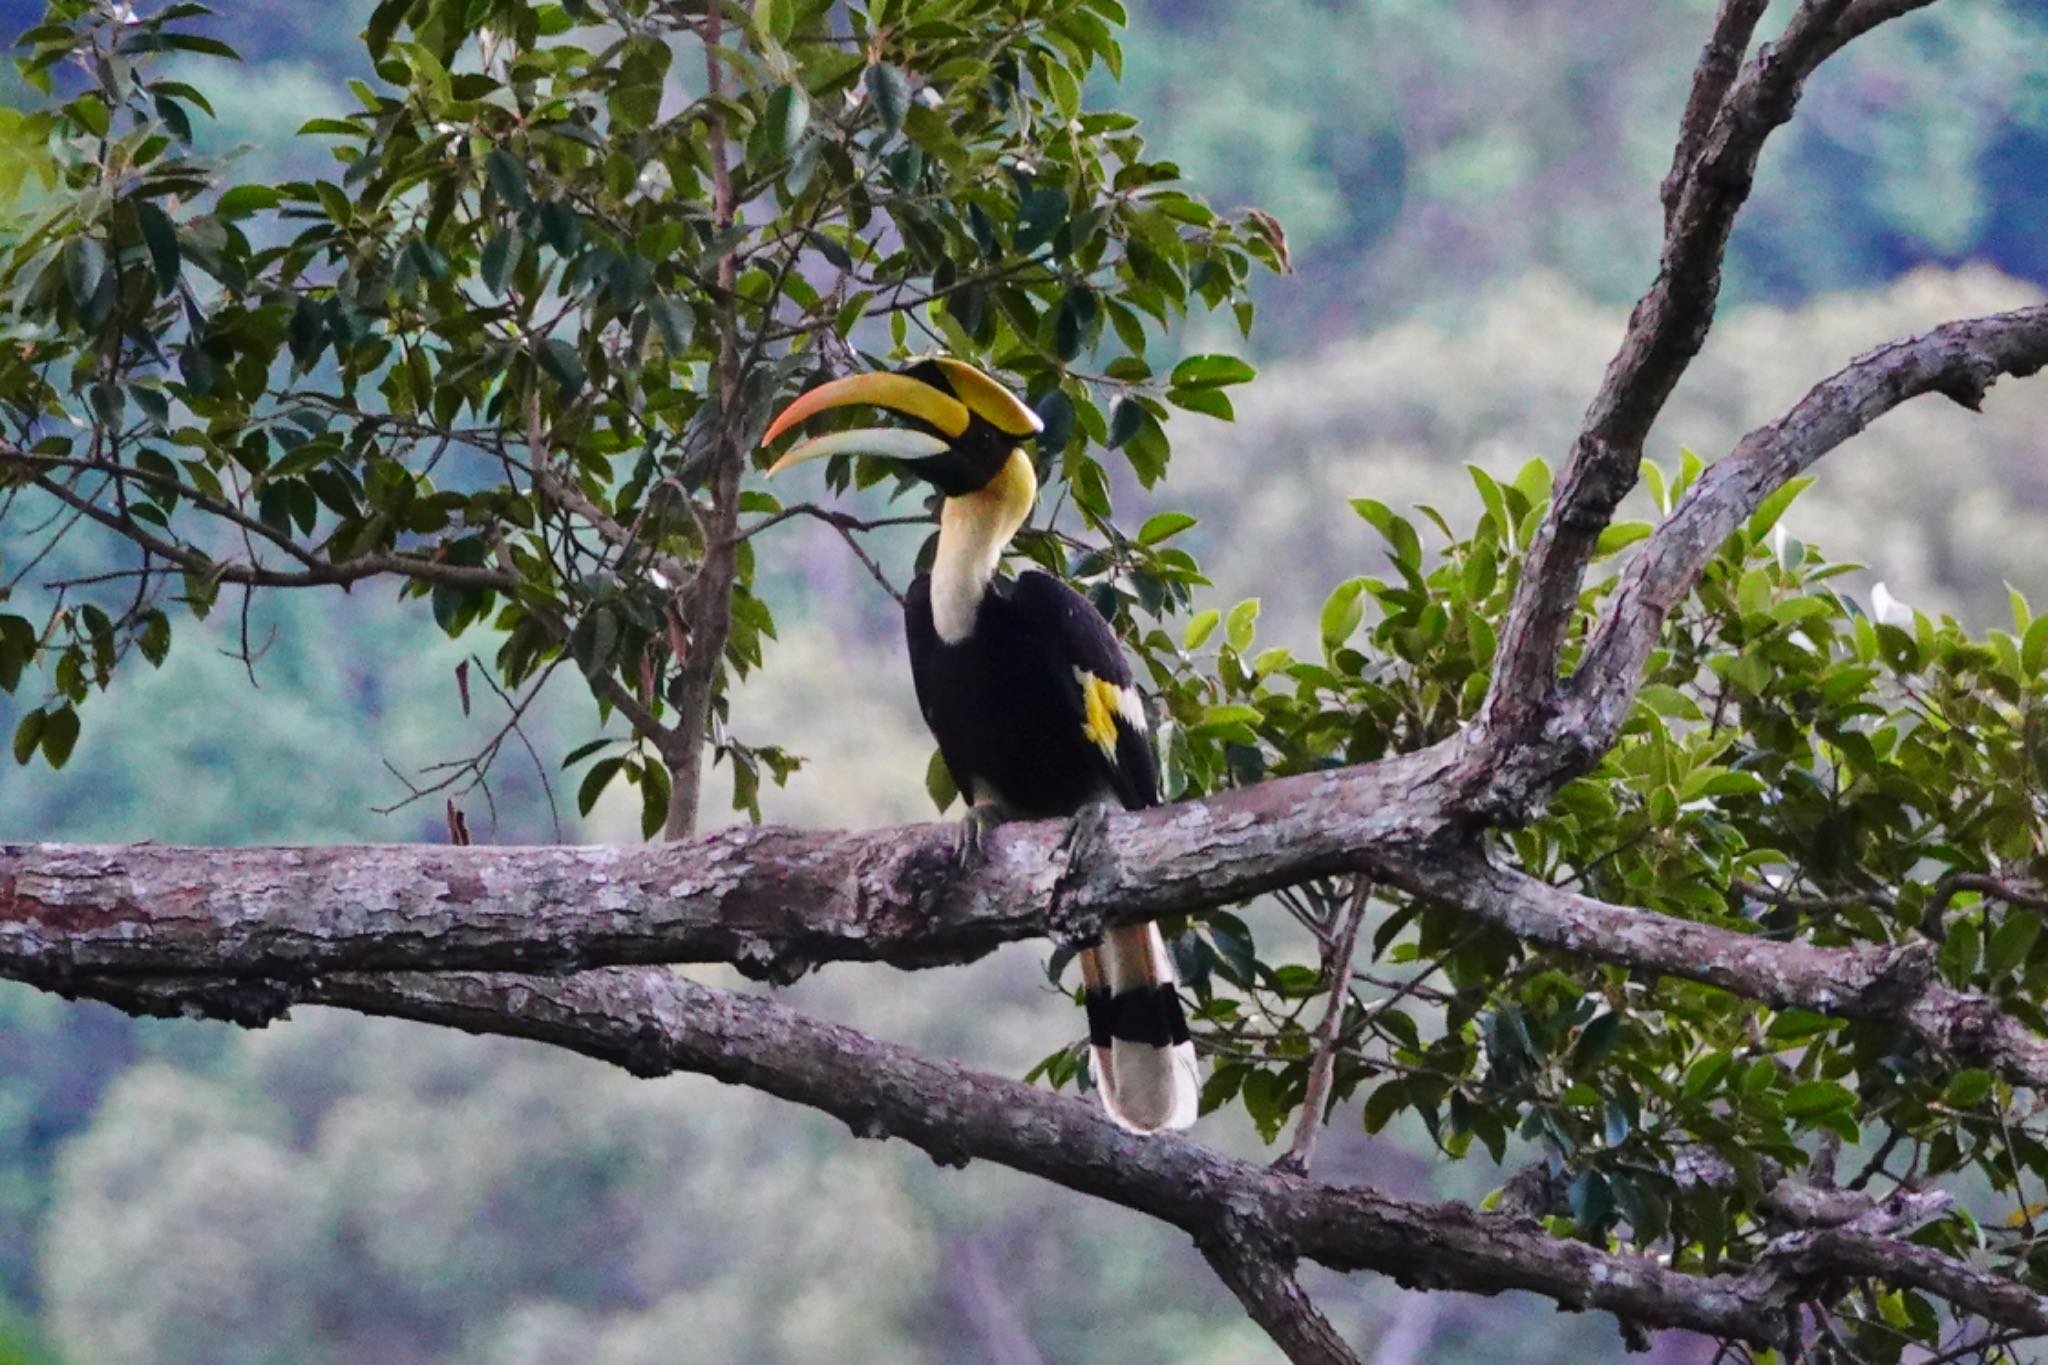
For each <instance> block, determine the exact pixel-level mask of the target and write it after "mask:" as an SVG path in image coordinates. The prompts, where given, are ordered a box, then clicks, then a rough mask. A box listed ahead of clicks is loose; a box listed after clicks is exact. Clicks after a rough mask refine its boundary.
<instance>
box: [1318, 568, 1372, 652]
mask: <svg viewBox="0 0 2048 1365" xmlns="http://www.w3.org/2000/svg"><path fill="white" fill-rule="evenodd" d="M1366 583H1367V580H1366V579H1364V578H1350V579H1346V580H1345V581H1344V582H1342V583H1339V584H1338V585H1337V589H1336V591H1334V592H1332V593H1331V594H1330V596H1329V598H1328V599H1327V600H1326V601H1325V602H1324V603H1323V611H1322V617H1321V626H1322V636H1323V651H1324V652H1325V653H1328V654H1334V653H1336V652H1337V648H1338V646H1340V645H1342V644H1343V643H1344V642H1345V641H1346V640H1349V639H1350V638H1351V633H1352V632H1353V631H1355V630H1357V629H1358V623H1359V622H1360V621H1362V620H1364V619H1365V597H1364V593H1365V588H1366Z"/></svg>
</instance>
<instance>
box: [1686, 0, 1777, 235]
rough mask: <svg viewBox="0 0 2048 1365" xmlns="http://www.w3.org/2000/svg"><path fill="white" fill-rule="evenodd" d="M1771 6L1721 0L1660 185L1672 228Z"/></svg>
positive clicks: (1754, 0)
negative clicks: (1702, 152) (1668, 167)
mask: <svg viewBox="0 0 2048 1365" xmlns="http://www.w3.org/2000/svg"><path fill="white" fill-rule="evenodd" d="M1769 7H1770V0H1721V9H1720V12H1719V13H1717V14H1716V15H1715V16H1714V32H1713V34H1712V36H1710V37H1709V38H1708V39H1707V45H1706V47H1705V48H1704V49H1702V50H1701V52H1700V60H1699V65H1698V66H1697V67H1695V68H1694V70H1693V73H1692V93H1691V95H1690V96H1688V97H1687V99H1686V102H1685V112H1684V113H1683V114H1681V115H1680V116H1679V120H1678V145H1677V147H1676V148H1674V149H1673V151H1672V154H1671V171H1670V173H1669V174H1667V175H1666V176H1665V177H1664V184H1663V186H1662V188H1661V189H1660V190H1659V191H1658V197H1659V198H1660V199H1662V200H1663V201H1664V226H1665V229H1666V230H1667V231H1669V229H1670V227H1671V218H1672V215H1673V214H1674V213H1675V212H1676V211H1677V209H1678V199H1679V196H1680V195H1681V194H1682V193H1683V192H1684V190H1685V186H1686V184H1687V182H1688V181H1690V180H1691V178H1692V170H1693V164H1694V163H1695V162H1696V161H1697V160H1698V159H1699V154H1700V147H1701V145H1702V144H1703V143H1705V142H1706V140H1707V132H1708V130H1709V129H1711V128H1712V127H1713V126H1714V120H1715V119H1716V118H1718V117H1720V114H1721V110H1722V108H1723V106H1725V105H1726V104H1727V102H1728V87H1729V86H1731V85H1733V84H1734V83H1735V73H1736V72H1737V71H1739V70H1741V69H1742V59H1743V58H1744V57H1745V56H1747V55H1748V54H1749V43H1750V39H1751V38H1752V37H1753V36H1755V34H1756V26H1757V23H1758V21H1759V20H1761V19H1762V18H1763V17H1764V11H1765V10H1766V9H1768V8H1769Z"/></svg>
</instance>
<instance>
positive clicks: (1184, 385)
mask: <svg viewBox="0 0 2048 1365" xmlns="http://www.w3.org/2000/svg"><path fill="white" fill-rule="evenodd" d="M1258 373H1259V372H1258V371H1257V370H1255V369H1253V368H1252V367H1251V366H1250V365H1249V364H1248V363H1246V362H1245V361H1242V360H1239V359H1238V358H1237V357H1236V356H1233V355H1191V356H1189V357H1188V358H1187V359H1186V360H1183V361H1181V362H1180V364H1178V365H1176V366H1174V367H1173V374H1172V376H1171V378H1170V380H1169V382H1170V383H1171V384H1172V386H1173V387H1174V388H1177V389H1213V388H1222V387H1225V386H1226V385H1230V384H1245V383H1249V382H1250V381H1252V380H1253V379H1256V378H1257V377H1258Z"/></svg>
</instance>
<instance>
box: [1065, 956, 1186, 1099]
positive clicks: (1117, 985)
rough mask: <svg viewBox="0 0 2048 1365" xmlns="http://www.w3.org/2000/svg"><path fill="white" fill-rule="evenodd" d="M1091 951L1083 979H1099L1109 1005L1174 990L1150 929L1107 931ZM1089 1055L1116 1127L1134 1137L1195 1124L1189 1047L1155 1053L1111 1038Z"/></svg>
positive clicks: (1146, 1046) (1141, 1045) (1169, 964)
mask: <svg viewBox="0 0 2048 1365" xmlns="http://www.w3.org/2000/svg"><path fill="white" fill-rule="evenodd" d="M1095 951H1096V953H1097V954H1098V955H1099V956H1098V959H1097V962H1096V963H1092V964H1091V963H1088V962H1086V961H1084V963H1083V972H1084V975H1088V976H1095V975H1096V974H1097V973H1099V978H1098V979H1099V982H1100V984H1101V985H1104V986H1107V987H1108V989H1109V994H1110V996H1111V998H1112V999H1114V998H1115V997H1117V996H1120V995H1123V994H1125V993H1126V992H1130V991H1138V990H1146V989H1150V988H1153V987H1157V986H1161V985H1167V986H1170V985H1172V984H1173V981H1174V975H1173V960H1172V959H1171V958H1170V957H1168V956H1167V952H1166V940H1165V938H1164V937H1163V936H1161V934H1160V932H1159V926H1157V925H1155V924H1140V925H1131V926H1127V927H1124V928H1120V929H1111V930H1109V931H1108V932H1107V933H1105V934H1104V935H1103V938H1102V946H1101V948H1099V949H1097V950H1095ZM1091 966H1093V967H1094V968H1095V970H1094V971H1093V972H1091V971H1089V968H1090V967H1091ZM1090 984H1095V982H1091V983H1090ZM1089 1051H1090V1056H1091V1059H1092V1061H1093V1064H1094V1074H1095V1086H1096V1089H1098V1090H1100V1091H1101V1092H1102V1105H1103V1108H1104V1109H1105V1110H1107V1111H1108V1113H1109V1116H1110V1118H1112V1119H1114V1120H1115V1121H1116V1122H1117V1124H1118V1125H1120V1126H1121V1127H1124V1128H1128V1129H1130V1130H1131V1131H1132V1132H1134V1133H1153V1132H1157V1131H1159V1130H1160V1129H1162V1128H1185V1127H1187V1126H1188V1125H1189V1124H1191V1123H1193V1122H1194V1121H1195V1111H1196V1109H1197V1108H1198V1107H1199V1106H1200V1102H1201V1095H1202V1078H1201V1072H1200V1070H1199V1068H1198V1067H1197V1065H1196V1062H1195V1048H1194V1044H1192V1043H1174V1044H1170V1045H1168V1046H1166V1047H1155V1046H1153V1045H1151V1044H1148V1043H1141V1042H1134V1041H1132V1040H1130V1039H1125V1038H1112V1039H1111V1040H1110V1044H1109V1046H1108V1047H1106V1048H1105V1047H1094V1048H1091V1049H1090V1050H1089Z"/></svg>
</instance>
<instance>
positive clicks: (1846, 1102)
mask: <svg viewBox="0 0 2048 1365" xmlns="http://www.w3.org/2000/svg"><path fill="white" fill-rule="evenodd" d="M1855 1107H1856V1092H1855V1091H1853V1090H1850V1089H1848V1088H1847V1087H1845V1086H1840V1085H1837V1084H1835V1082H1833V1081H1803V1082H1801V1083H1800V1084H1798V1085H1795V1086H1793V1087H1792V1089H1791V1090H1789V1091H1787V1092H1786V1094H1785V1117H1786V1118H1789V1119H1811V1118H1816V1117H1818V1116H1819V1115H1822V1114H1830V1113H1834V1112H1835V1111H1837V1110H1844V1109H1854V1108H1855Z"/></svg>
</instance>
